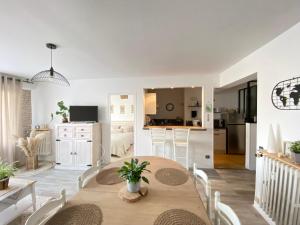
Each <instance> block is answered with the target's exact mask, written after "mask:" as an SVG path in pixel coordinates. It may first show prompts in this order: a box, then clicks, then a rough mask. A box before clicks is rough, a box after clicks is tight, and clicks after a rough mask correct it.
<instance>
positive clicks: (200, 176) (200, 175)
mask: <svg viewBox="0 0 300 225" xmlns="http://www.w3.org/2000/svg"><path fill="white" fill-rule="evenodd" d="M193 174H194V178H195V185H196V184H197V181H198V180H200V182H201V183H202V185H203V186H204V194H205V198H206V211H207V215H208V216H209V218H210V219H211V218H212V217H211V185H210V181H209V180H208V176H207V174H206V173H205V172H204V171H203V170H200V169H197V165H196V163H194V166H193Z"/></svg>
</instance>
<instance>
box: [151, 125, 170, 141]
mask: <svg viewBox="0 0 300 225" xmlns="http://www.w3.org/2000/svg"><path fill="white" fill-rule="evenodd" d="M166 131H167V129H166V128H151V129H150V132H151V139H152V140H162V141H164V140H165V139H166Z"/></svg>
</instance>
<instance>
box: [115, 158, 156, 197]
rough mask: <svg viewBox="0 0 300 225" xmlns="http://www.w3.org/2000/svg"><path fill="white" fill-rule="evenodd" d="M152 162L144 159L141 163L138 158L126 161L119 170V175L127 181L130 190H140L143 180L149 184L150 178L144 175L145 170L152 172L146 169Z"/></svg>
mask: <svg viewBox="0 0 300 225" xmlns="http://www.w3.org/2000/svg"><path fill="white" fill-rule="evenodd" d="M148 165H150V162H148V161H143V162H141V163H140V164H139V160H138V159H131V161H130V162H124V165H123V166H122V167H121V168H120V169H119V170H118V173H119V176H120V177H121V178H123V179H124V180H126V181H127V190H128V192H139V191H140V189H141V180H143V181H144V182H146V183H147V184H149V180H148V179H147V178H146V177H144V176H142V173H143V172H144V171H147V172H151V171H150V170H148V169H146V167H147V166H148Z"/></svg>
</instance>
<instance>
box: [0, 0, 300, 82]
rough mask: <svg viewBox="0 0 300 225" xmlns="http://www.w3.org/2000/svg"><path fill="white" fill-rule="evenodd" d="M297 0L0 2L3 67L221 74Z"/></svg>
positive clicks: (274, 30)
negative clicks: (47, 45) (49, 44)
mask: <svg viewBox="0 0 300 225" xmlns="http://www.w3.org/2000/svg"><path fill="white" fill-rule="evenodd" d="M299 11H300V1H299V0H251V1H250V0H98V1H97V0H51V1H50V0H47V1H46V0H0V71H1V72H5V73H10V74H15V75H19V76H26V77H31V76H33V75H34V74H35V73H37V72H39V71H40V70H44V69H48V67H49V63H50V61H49V52H48V50H47V49H46V48H45V43H46V42H54V43H56V44H58V45H59V48H58V49H57V50H56V51H55V52H54V69H56V70H57V71H58V72H60V73H62V74H64V75H65V76H66V77H67V78H68V79H78V78H97V77H105V78H106V77H124V76H155V75H182V74H200V75H201V74H212V73H218V72H221V71H223V70H224V69H226V68H227V67H229V66H231V65H232V64H234V63H235V62H237V61H239V60H240V59H242V58H243V57H245V56H246V55H248V54H249V53H251V52H252V51H254V50H255V49H257V48H259V47H261V46H262V45H263V44H265V43H267V42H268V41H270V40H272V39H273V38H275V37H276V36H277V35H279V34H280V33H282V32H283V31H285V30H287V29H288V28H289V27H291V26H292V25H294V24H296V23H297V22H298V21H300V13H299Z"/></svg>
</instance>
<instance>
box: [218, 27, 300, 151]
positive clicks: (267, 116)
mask: <svg viewBox="0 0 300 225" xmlns="http://www.w3.org/2000/svg"><path fill="white" fill-rule="evenodd" d="M299 40H300V23H298V24H297V25H295V26H294V27H292V28H291V29H290V30H288V31H286V32H285V33H283V34H282V35H280V36H278V37H277V38H276V39H274V40H273V41H271V42H269V43H268V44H266V45H265V46H263V47H261V48H260V49H258V50H257V51H255V52H254V53H252V54H251V55H249V56H248V57H246V58H244V59H243V60H241V61H240V62H238V63H237V64H235V65H234V66H232V67H231V68H229V69H227V70H226V71H224V72H223V73H221V75H220V85H221V86H224V85H228V84H230V83H232V82H235V81H237V80H239V79H243V78H245V77H247V76H248V75H251V74H254V73H257V78H258V96H257V97H258V98H257V99H258V102H257V105H258V110H257V145H258V146H264V147H267V141H268V131H269V126H270V125H272V126H273V129H274V132H275V134H276V133H280V132H281V136H282V140H291V141H294V140H299V139H300V111H299V110H295V111H293V110H278V109H276V108H275V107H274V106H273V105H272V102H271V92H272V89H273V87H274V86H275V85H276V84H277V83H278V82H280V81H282V80H285V79H290V78H293V77H297V76H298V77H299V76H300V57H299V55H300V42H299Z"/></svg>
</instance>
